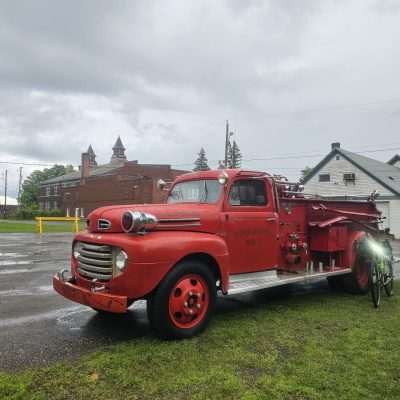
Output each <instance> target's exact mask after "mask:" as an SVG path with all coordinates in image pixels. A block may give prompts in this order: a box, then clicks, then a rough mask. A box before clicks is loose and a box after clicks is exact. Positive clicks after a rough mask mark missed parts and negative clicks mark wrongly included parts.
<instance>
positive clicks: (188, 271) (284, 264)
mask: <svg viewBox="0 0 400 400" xmlns="http://www.w3.org/2000/svg"><path fill="white" fill-rule="evenodd" d="M161 186H163V185H162V182H160V187H161ZM167 190H168V200H167V203H166V204H143V205H138V204H135V205H123V206H108V207H102V208H98V209H97V210H95V211H93V212H92V213H91V214H90V215H89V217H88V220H87V230H86V231H84V232H81V233H79V234H77V235H76V236H75V238H74V240H73V243H72V256H71V269H70V270H62V271H60V272H59V273H58V274H56V275H55V276H54V278H53V286H54V288H55V290H56V291H57V292H58V293H60V294H61V295H63V296H64V297H66V298H68V299H70V300H72V301H75V302H78V303H81V304H84V305H87V306H89V307H91V308H93V309H94V310H96V311H98V312H100V313H125V312H126V311H127V309H128V307H129V306H130V305H131V304H132V303H133V302H135V301H136V300H139V299H146V300H147V312H148V317H149V320H150V322H151V325H152V327H153V328H154V330H155V331H156V332H157V334H158V335H159V336H161V337H163V338H187V337H191V336H193V335H196V334H198V333H199V332H201V331H202V330H203V329H204V328H205V327H206V325H207V324H208V322H209V321H210V318H211V317H212V315H213V312H214V309H215V304H216V298H217V293H218V292H221V293H222V294H223V295H232V294H238V293H244V292H249V291H254V290H259V289H265V288H271V287H276V286H281V285H287V284H290V283H294V282H305V281H309V280H311V279H318V278H321V277H326V278H327V279H328V281H329V283H330V285H331V286H334V287H343V288H345V289H348V290H351V291H353V292H359V293H365V292H366V291H367V290H368V289H369V281H370V279H369V268H368V265H369V260H370V259H371V257H373V250H374V249H377V248H379V247H380V245H381V243H382V232H381V231H380V230H379V222H380V218H381V217H380V213H379V212H378V211H377V209H376V206H375V203H374V201H373V198H371V199H370V200H369V201H335V200H326V199H322V198H317V197H311V196H307V195H306V194H304V193H303V192H302V188H301V186H300V185H299V184H292V183H289V182H287V180H286V179H284V178H283V177H279V176H271V175H269V174H267V173H264V172H255V171H245V170H229V169H228V170H222V171H221V170H214V171H200V172H194V173H188V174H185V175H182V176H180V177H178V178H177V179H176V180H175V181H174V182H173V184H172V185H171V187H170V188H169V189H167ZM368 243H371V244H372V245H371V246H368V245H366V244H368Z"/></svg>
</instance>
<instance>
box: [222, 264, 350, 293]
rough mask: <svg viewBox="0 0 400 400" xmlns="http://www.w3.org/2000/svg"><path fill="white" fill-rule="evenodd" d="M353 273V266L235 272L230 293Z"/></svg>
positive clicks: (231, 279) (230, 285)
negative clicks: (324, 268)
mask: <svg viewBox="0 0 400 400" xmlns="http://www.w3.org/2000/svg"><path fill="white" fill-rule="evenodd" d="M348 273H351V268H345V269H343V268H342V269H339V268H330V270H329V271H322V272H299V273H288V272H279V271H277V270H269V271H260V272H252V273H247V274H234V275H230V277H229V290H228V294H239V293H246V292H252V291H254V290H260V289H267V288H271V287H277V286H283V285H288V284H290V283H298V282H303V283H305V282H308V281H311V280H314V279H318V278H327V277H328V276H334V275H344V274H348Z"/></svg>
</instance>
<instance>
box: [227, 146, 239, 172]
mask: <svg viewBox="0 0 400 400" xmlns="http://www.w3.org/2000/svg"><path fill="white" fill-rule="evenodd" d="M228 154H229V153H228ZM230 165H231V167H230V168H240V167H241V165H242V153H241V152H240V149H239V146H238V145H237V143H236V142H235V141H233V145H232V150H231V157H230Z"/></svg>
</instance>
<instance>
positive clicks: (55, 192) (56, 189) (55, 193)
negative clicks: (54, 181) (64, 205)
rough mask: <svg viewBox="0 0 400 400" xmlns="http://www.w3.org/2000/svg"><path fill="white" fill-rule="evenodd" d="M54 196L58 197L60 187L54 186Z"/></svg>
mask: <svg viewBox="0 0 400 400" xmlns="http://www.w3.org/2000/svg"><path fill="white" fill-rule="evenodd" d="M54 195H55V196H57V195H58V185H54Z"/></svg>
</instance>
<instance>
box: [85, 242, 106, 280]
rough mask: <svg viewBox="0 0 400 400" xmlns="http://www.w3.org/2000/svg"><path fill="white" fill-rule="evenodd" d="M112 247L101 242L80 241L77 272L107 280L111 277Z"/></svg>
mask: <svg viewBox="0 0 400 400" xmlns="http://www.w3.org/2000/svg"><path fill="white" fill-rule="evenodd" d="M112 270H113V253H112V247H111V246H108V245H103V244H101V245H100V244H93V243H84V242H81V248H80V250H79V256H78V272H79V274H80V275H82V276H83V277H85V278H92V279H99V280H101V281H108V280H110V279H111V278H112Z"/></svg>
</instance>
